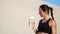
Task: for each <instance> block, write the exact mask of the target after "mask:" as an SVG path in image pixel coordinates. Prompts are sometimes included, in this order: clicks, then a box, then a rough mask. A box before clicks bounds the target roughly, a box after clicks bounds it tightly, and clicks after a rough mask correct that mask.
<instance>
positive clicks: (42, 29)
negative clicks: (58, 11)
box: [37, 18, 52, 34]
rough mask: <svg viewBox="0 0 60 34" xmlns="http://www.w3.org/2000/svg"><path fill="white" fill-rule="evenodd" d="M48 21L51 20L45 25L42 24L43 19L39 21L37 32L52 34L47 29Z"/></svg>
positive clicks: (48, 28)
mask: <svg viewBox="0 0 60 34" xmlns="http://www.w3.org/2000/svg"><path fill="white" fill-rule="evenodd" d="M50 19H51V18H49V19H48V20H47V21H46V22H45V23H42V20H43V19H42V20H40V21H39V25H38V30H37V32H44V33H48V34H51V33H52V29H51V27H49V21H50Z"/></svg>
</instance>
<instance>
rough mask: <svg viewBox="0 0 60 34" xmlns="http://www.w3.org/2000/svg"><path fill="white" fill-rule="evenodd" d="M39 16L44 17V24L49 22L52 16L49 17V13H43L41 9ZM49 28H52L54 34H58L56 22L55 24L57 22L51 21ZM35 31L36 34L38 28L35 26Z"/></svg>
mask: <svg viewBox="0 0 60 34" xmlns="http://www.w3.org/2000/svg"><path fill="white" fill-rule="evenodd" d="M39 15H40V16H41V17H43V19H44V20H43V21H42V23H43V22H45V21H47V20H48V19H49V18H50V16H49V15H48V13H47V10H46V11H45V12H43V10H42V9H41V8H39ZM49 26H50V27H51V28H52V34H56V22H55V20H53V19H51V20H50V21H49ZM32 29H33V31H34V32H35V33H36V30H37V29H36V27H35V26H33V28H32ZM38 34H48V33H44V32H38Z"/></svg>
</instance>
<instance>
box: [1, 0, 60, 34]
mask: <svg viewBox="0 0 60 34" xmlns="http://www.w3.org/2000/svg"><path fill="white" fill-rule="evenodd" d="M41 4H47V5H48V6H50V7H52V8H53V9H54V11H53V12H54V18H55V20H56V23H57V34H60V18H59V17H60V6H57V5H54V4H52V3H48V2H45V1H43V0H0V34H34V32H33V30H32V29H31V28H30V27H29V25H28V21H29V16H34V17H35V23H36V28H37V26H38V22H39V20H40V19H41V17H40V16H39V13H38V12H39V6H40V5H41Z"/></svg>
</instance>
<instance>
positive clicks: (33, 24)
mask: <svg viewBox="0 0 60 34" xmlns="http://www.w3.org/2000/svg"><path fill="white" fill-rule="evenodd" d="M29 26H31V28H32V30H33V31H34V32H35V33H36V27H35V22H33V23H30V22H29Z"/></svg>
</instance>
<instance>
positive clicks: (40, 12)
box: [39, 8, 46, 17]
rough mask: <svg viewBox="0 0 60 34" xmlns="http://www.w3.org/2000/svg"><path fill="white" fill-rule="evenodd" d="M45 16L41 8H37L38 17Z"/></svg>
mask: <svg viewBox="0 0 60 34" xmlns="http://www.w3.org/2000/svg"><path fill="white" fill-rule="evenodd" d="M45 14H46V13H45V12H44V11H43V10H42V9H41V8H39V15H40V16H41V17H44V16H45Z"/></svg>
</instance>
